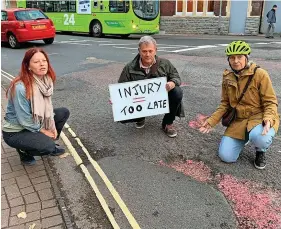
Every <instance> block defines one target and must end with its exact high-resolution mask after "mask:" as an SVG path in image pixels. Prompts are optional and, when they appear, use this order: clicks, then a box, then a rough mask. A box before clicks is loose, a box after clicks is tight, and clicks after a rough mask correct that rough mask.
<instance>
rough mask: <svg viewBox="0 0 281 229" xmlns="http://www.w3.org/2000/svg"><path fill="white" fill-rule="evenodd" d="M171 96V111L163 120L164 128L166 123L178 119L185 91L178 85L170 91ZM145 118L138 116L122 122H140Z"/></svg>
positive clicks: (169, 95) (168, 123) (171, 122)
mask: <svg viewBox="0 0 281 229" xmlns="http://www.w3.org/2000/svg"><path fill="white" fill-rule="evenodd" d="M168 97H169V107H170V113H167V114H165V116H164V118H163V121H162V127H163V128H164V127H165V126H166V125H170V124H173V122H174V121H175V119H176V114H177V110H178V108H179V106H180V104H181V101H182V97H183V92H182V89H181V88H180V87H178V86H176V87H175V88H174V89H173V90H171V91H169V92H168ZM143 119H145V118H136V119H129V120H124V121H120V122H121V123H123V124H124V123H130V122H139V121H141V120H143Z"/></svg>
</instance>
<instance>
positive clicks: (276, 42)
mask: <svg viewBox="0 0 281 229" xmlns="http://www.w3.org/2000/svg"><path fill="white" fill-rule="evenodd" d="M270 44H281V42H280V41H274V42H270Z"/></svg>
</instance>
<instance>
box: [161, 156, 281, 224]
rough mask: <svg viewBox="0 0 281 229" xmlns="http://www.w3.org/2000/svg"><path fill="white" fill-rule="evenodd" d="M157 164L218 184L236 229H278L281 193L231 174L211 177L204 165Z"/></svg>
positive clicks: (187, 163)
mask: <svg viewBox="0 0 281 229" xmlns="http://www.w3.org/2000/svg"><path fill="white" fill-rule="evenodd" d="M159 164H160V165H163V166H167V167H169V168H173V169H175V170H176V171H178V172H182V173H183V174H185V175H187V176H189V177H192V178H193V179H195V180H197V181H200V182H215V183H218V185H217V186H218V189H219V190H220V191H221V192H222V193H223V194H224V196H225V198H226V199H227V200H228V201H229V202H230V204H231V207H232V209H233V211H234V214H235V215H236V217H237V220H238V228H239V229H281V192H280V191H278V190H273V189H271V188H268V187H266V186H264V185H261V184H259V183H256V182H253V181H248V180H238V179H236V178H234V177H233V176H231V175H221V174H217V175H216V176H215V177H214V176H212V171H211V169H210V168H209V167H208V166H207V165H205V164H204V163H203V162H197V161H193V160H187V161H180V162H179V161H178V162H173V163H171V164H167V163H164V162H163V161H160V162H159Z"/></svg>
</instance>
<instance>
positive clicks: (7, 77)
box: [1, 73, 13, 81]
mask: <svg viewBox="0 0 281 229" xmlns="http://www.w3.org/2000/svg"><path fill="white" fill-rule="evenodd" d="M1 75H2V76H4V77H5V78H6V79H8V80H10V81H12V80H13V78H10V77H9V76H7V75H5V74H3V73H2V74H1Z"/></svg>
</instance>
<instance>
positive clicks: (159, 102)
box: [109, 77, 170, 122]
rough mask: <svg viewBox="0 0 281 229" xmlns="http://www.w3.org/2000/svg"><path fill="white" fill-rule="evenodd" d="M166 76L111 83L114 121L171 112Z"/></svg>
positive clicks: (110, 91) (110, 90)
mask: <svg viewBox="0 0 281 229" xmlns="http://www.w3.org/2000/svg"><path fill="white" fill-rule="evenodd" d="M166 83H167V78H166V77H159V78H153V79H148V80H139V81H131V82H126V83H118V84H110V85H109V93H110V98H111V102H112V110H113V118H114V121H115V122H117V121H122V120H128V119H135V118H142V117H147V116H153V115H158V114H166V113H169V112H170V109H169V100H168V92H167V90H166Z"/></svg>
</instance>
